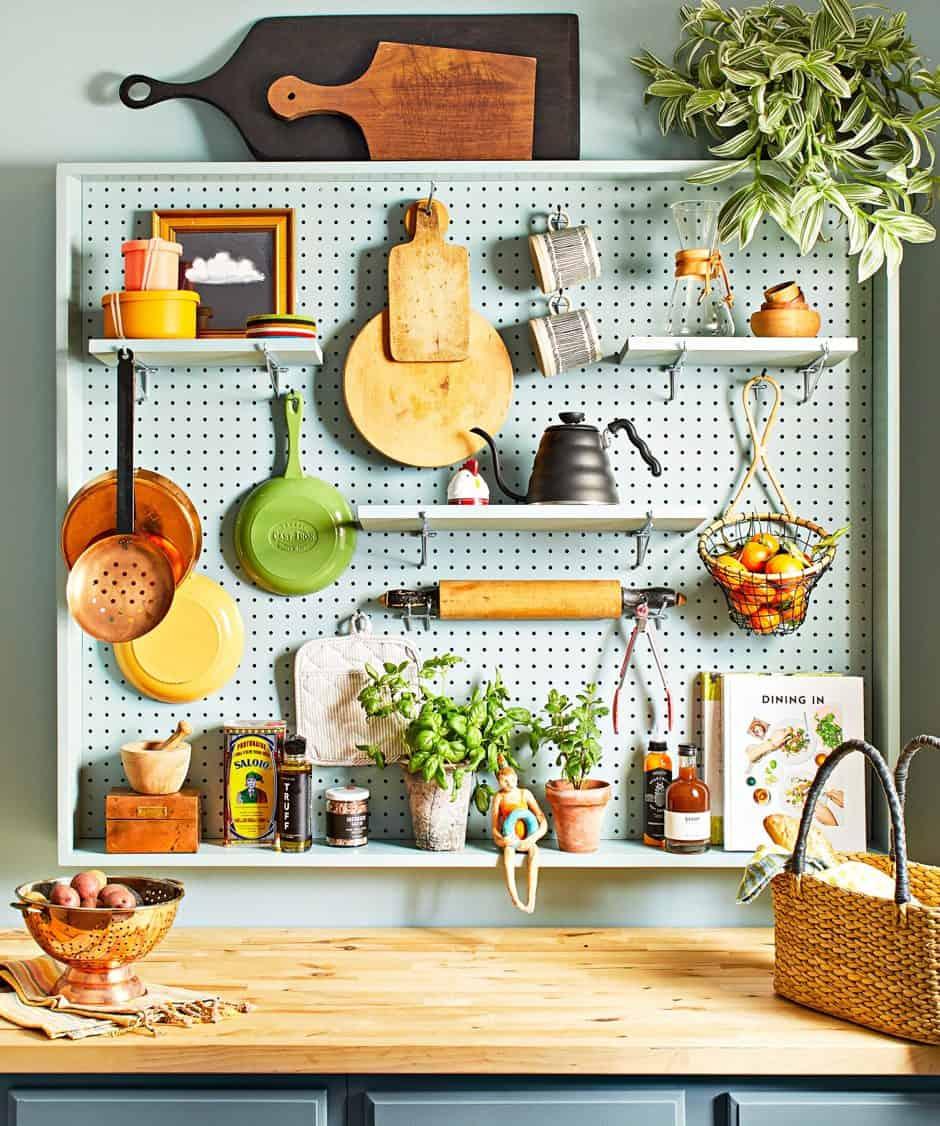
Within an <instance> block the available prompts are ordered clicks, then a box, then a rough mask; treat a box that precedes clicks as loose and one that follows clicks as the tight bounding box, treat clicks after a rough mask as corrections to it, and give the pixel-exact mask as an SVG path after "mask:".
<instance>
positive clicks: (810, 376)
mask: <svg viewBox="0 0 940 1126" xmlns="http://www.w3.org/2000/svg"><path fill="white" fill-rule="evenodd" d="M828 362H829V341H828V340H824V341H823V342H822V351H821V352H820V353H819V355H818V356H817V357H816V359H815V360H813V362H812V363H811V364H807V365H806V367H805V368H800V375H802V376H803V397H802V399H800V400H799V404H800V406H801V407H802V406H805V404H806V403H809V402H811V401H812V398H813V396H814V395H815V394H816V388H817V387H818V386H819V381H820V379H821V378H822V373H823V372H824V371H825V370H826V366H827V365H828Z"/></svg>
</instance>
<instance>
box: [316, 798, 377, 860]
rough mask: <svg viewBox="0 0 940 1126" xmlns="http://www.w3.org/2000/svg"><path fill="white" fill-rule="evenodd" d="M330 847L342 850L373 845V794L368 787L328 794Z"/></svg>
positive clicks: (327, 815)
mask: <svg viewBox="0 0 940 1126" xmlns="http://www.w3.org/2000/svg"><path fill="white" fill-rule="evenodd" d="M326 843H327V844H328V845H336V846H337V847H339V848H357V847H358V846H359V845H364V844H368V843H369V791H368V790H367V789H366V788H365V787H364V786H333V787H331V788H330V789H329V790H327V791H326Z"/></svg>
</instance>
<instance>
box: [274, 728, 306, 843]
mask: <svg viewBox="0 0 940 1126" xmlns="http://www.w3.org/2000/svg"><path fill="white" fill-rule="evenodd" d="M312 783H313V767H312V766H311V764H310V762H309V760H308V759H307V740H306V739H305V738H304V737H303V735H293V736H291V738H289V739H288V740H287V741H286V742H285V743H284V754H283V757H282V759H281V765H280V769H279V770H278V772H277V837H276V838H275V841H274V847H275V848H276V849H280V851H281V852H306V851H307V849H308V848H310V847H311V845H312V844H313V838H312V834H311V824H312V820H313V808H312Z"/></svg>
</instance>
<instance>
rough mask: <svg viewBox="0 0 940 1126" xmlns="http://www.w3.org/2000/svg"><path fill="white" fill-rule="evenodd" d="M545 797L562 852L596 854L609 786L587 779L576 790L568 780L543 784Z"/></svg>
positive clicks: (608, 798)
mask: <svg viewBox="0 0 940 1126" xmlns="http://www.w3.org/2000/svg"><path fill="white" fill-rule="evenodd" d="M545 797H546V798H547V799H548V804H549V805H550V806H551V807H552V820H553V821H554V824H555V836H556V837H557V838H558V847H559V848H560V849H561V850H562V851H563V852H597V850H598V848H599V847H600V843H601V825H602V824H603V822H604V810H605V809H606V808H607V803H608V802H609V801H610V783H609V782H601V781H600V780H598V779H595V778H588V779H587V781H586V782H585V783H584V785H583V786H582V787H581V789H580V790H576V789H575V788H574V786H573V785H572V784H571V783H570V782H568V781H567V780H565V779H561V778H556V779H554V781H552V782H548V783H547V784H546V786H545Z"/></svg>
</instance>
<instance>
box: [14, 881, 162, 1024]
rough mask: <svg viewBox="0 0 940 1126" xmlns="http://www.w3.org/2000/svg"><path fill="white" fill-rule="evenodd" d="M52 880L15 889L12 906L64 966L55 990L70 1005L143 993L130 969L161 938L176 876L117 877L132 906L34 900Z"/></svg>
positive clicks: (49, 888)
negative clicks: (133, 894) (131, 894)
mask: <svg viewBox="0 0 940 1126" xmlns="http://www.w3.org/2000/svg"><path fill="white" fill-rule="evenodd" d="M55 882H56V881H55V880H37V881H35V882H34V883H29V884H22V885H21V886H20V887H18V888H17V889H16V900H17V902H15V903H13V904H12V906H13V907H15V908H16V910H18V911H20V912H22V915H23V921H24V922H25V923H26V929H27V930H28V931H29V933H30V935H32V937H33V939H34V940H35V941H36V943H37V944H38V945H39V946H40V947H41V948H42V949H43V951H44V952H45V953H46V954H48V955H50V956H51V957H53V958H55V959H56V961H59V962H64V963H65V965H66V966H67V967H68V969H67V970H66V972H65V973H64V974H63V975H62V977H61V978H60V979H59V981H58V983H57V985H56V990H57V992H59V993H62V994H63V995H64V996H65V997H66V998H67V999H68V1000H70V1001H72V1002H74V1003H76V1004H119V1003H120V1002H122V1001H126V1000H129V999H130V998H132V997H139V996H141V995H142V994H143V993H145V992H146V988H145V986H144V985H143V983H142V982H141V980H140V978H138V977H137V975H136V974H135V973H134V972H133V969H132V966H133V963H134V962H136V961H138V960H139V959H141V958H145V957H146V956H147V955H148V954H149V953H150V951H151V950H153V948H154V947H155V946H156V945H157V944H158V943H159V942H161V941H162V940H163V938H164V937H165V935H166V934H167V932H168V931H169V929H170V927H171V926H172V925H173V920H174V919H175V918H176V912H177V909H178V908H179V905H180V901H181V900H182V898H183V894H184V888H183V885H182V884H181V883H180V882H179V881H178V880H167V879H163V880H156V879H149V878H147V877H144V876H123V877H121V879H120V883H122V884H124V885H125V886H126V887H129V888H131V889H132V890H133V891H134V892H136V894H137V897H138V898H139V899H140V900H141V904H140V906H138V907H135V908H131V909H129V910H120V909H115V908H111V907H58V906H55V905H54V904H50V903H42V902H36V901H35V900H33V899H32V898H31V896H32V895H34V894H35V893H39V894H40V895H42V896H45V897H48V896H49V894H50V893H51V891H52V888H53V885H54V884H55Z"/></svg>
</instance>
